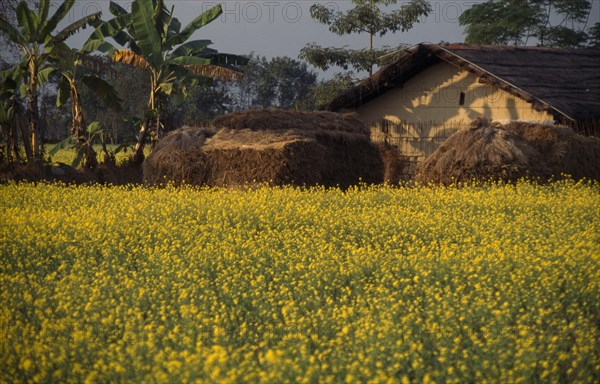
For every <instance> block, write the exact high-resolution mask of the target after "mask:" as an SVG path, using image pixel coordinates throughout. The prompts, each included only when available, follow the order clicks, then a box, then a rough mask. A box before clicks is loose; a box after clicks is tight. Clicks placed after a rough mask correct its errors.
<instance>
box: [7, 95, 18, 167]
mask: <svg viewBox="0 0 600 384" xmlns="http://www.w3.org/2000/svg"><path fill="white" fill-rule="evenodd" d="M9 103H10V105H11V107H12V109H13V116H12V119H11V120H12V121H10V123H9V127H8V132H7V133H8V135H7V136H6V147H7V153H6V157H7V160H8V162H9V163H18V162H19V130H18V128H19V127H18V126H17V125H19V119H20V118H21V115H20V111H19V105H18V103H17V100H16V98H15V97H11V99H10V101H9Z"/></svg>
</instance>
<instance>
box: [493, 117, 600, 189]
mask: <svg viewBox="0 0 600 384" xmlns="http://www.w3.org/2000/svg"><path fill="white" fill-rule="evenodd" d="M502 129H505V130H507V131H508V132H511V133H514V134H517V135H519V136H521V137H523V138H524V139H525V140H527V142H528V143H529V144H530V145H531V146H532V147H534V148H535V149H536V150H537V151H538V152H539V153H540V155H541V156H542V158H543V159H544V161H545V162H546V165H547V166H548V167H549V168H550V169H551V173H552V175H553V176H554V178H560V177H562V175H569V176H570V177H572V178H573V179H575V180H579V179H583V178H587V179H595V180H600V138H597V137H589V136H583V135H579V134H577V133H576V132H575V131H573V130H572V129H571V128H569V127H564V126H557V125H543V124H533V123H523V122H512V123H509V124H507V125H504V126H502Z"/></svg>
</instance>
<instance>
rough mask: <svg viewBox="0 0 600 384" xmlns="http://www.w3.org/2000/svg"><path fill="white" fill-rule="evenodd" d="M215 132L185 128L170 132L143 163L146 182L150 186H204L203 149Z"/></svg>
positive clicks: (204, 166) (204, 156) (208, 129)
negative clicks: (166, 184) (171, 183)
mask: <svg viewBox="0 0 600 384" xmlns="http://www.w3.org/2000/svg"><path fill="white" fill-rule="evenodd" d="M212 134H214V132H213V131H212V130H211V129H210V128H195V127H183V128H180V129H178V130H175V131H172V132H169V133H168V134H167V135H166V136H165V137H164V138H163V139H161V140H160V141H159V142H158V143H157V144H156V147H154V150H153V151H152V153H151V154H150V156H148V158H146V159H145V160H144V163H143V165H142V170H143V173H144V182H145V183H148V184H164V183H167V182H173V183H175V184H182V183H188V184H195V185H202V184H204V183H205V181H206V168H207V159H206V154H205V153H204V151H203V150H202V146H203V145H204V142H205V141H206V138H207V137H210V136H211V135H212Z"/></svg>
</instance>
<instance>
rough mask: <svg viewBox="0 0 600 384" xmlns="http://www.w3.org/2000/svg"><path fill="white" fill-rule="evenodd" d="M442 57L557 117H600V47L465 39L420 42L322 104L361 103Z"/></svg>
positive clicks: (333, 107)
mask: <svg viewBox="0 0 600 384" xmlns="http://www.w3.org/2000/svg"><path fill="white" fill-rule="evenodd" d="M440 62H447V63H450V64H452V65H454V66H456V67H459V68H461V69H464V70H466V71H469V72H471V73H473V74H474V75H476V76H477V77H478V78H479V81H481V82H486V83H489V84H492V85H494V86H496V87H498V88H501V89H503V90H505V91H507V92H509V93H511V94H513V95H515V96H518V97H520V98H522V99H524V100H526V101H528V102H530V103H532V105H533V106H534V108H536V109H537V110H543V111H547V112H549V113H551V114H552V115H554V116H555V117H556V118H557V120H561V121H564V120H565V119H566V120H570V121H586V120H598V119H600V71H599V68H600V51H599V50H589V49H555V48H538V47H514V46H481V45H465V44H451V45H436V44H419V45H417V46H415V47H413V48H411V49H409V50H407V51H406V54H405V55H404V56H403V57H402V58H401V59H399V60H398V61H396V62H394V63H392V64H390V65H388V66H386V67H384V68H382V69H381V70H380V71H378V72H377V73H375V74H374V75H373V76H371V77H369V78H367V79H365V80H364V81H362V82H361V83H360V84H359V85H357V86H356V87H354V88H352V89H350V90H349V91H347V92H345V93H343V94H341V95H339V96H338V97H336V98H335V99H334V100H332V101H331V102H330V103H329V104H327V105H325V106H323V107H322V109H324V110H329V111H340V110H344V109H353V108H356V107H358V106H360V105H361V104H364V103H366V102H368V101H370V100H372V99H374V98H376V97H378V96H379V95H381V94H383V93H385V92H386V91H388V90H390V89H392V88H395V87H399V86H402V85H403V84H404V83H405V82H406V81H407V80H409V79H410V78H411V77H413V76H415V75H416V74H418V73H419V72H421V71H423V70H424V69H426V68H428V67H430V66H432V65H435V64H437V63H440Z"/></svg>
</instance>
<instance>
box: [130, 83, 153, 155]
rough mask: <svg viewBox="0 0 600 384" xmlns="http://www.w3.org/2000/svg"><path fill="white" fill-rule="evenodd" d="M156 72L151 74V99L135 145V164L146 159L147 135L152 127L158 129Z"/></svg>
mask: <svg viewBox="0 0 600 384" xmlns="http://www.w3.org/2000/svg"><path fill="white" fill-rule="evenodd" d="M156 121H157V116H156V74H155V73H152V74H151V75H150V99H149V100H148V110H147V111H146V115H145V116H144V121H143V122H142V126H141V127H140V133H139V135H138V138H137V143H135V147H133V156H132V157H131V161H132V162H133V163H134V164H142V162H143V161H144V144H146V137H148V133H149V132H150V131H151V130H152V128H155V129H156V126H155V125H156Z"/></svg>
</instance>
